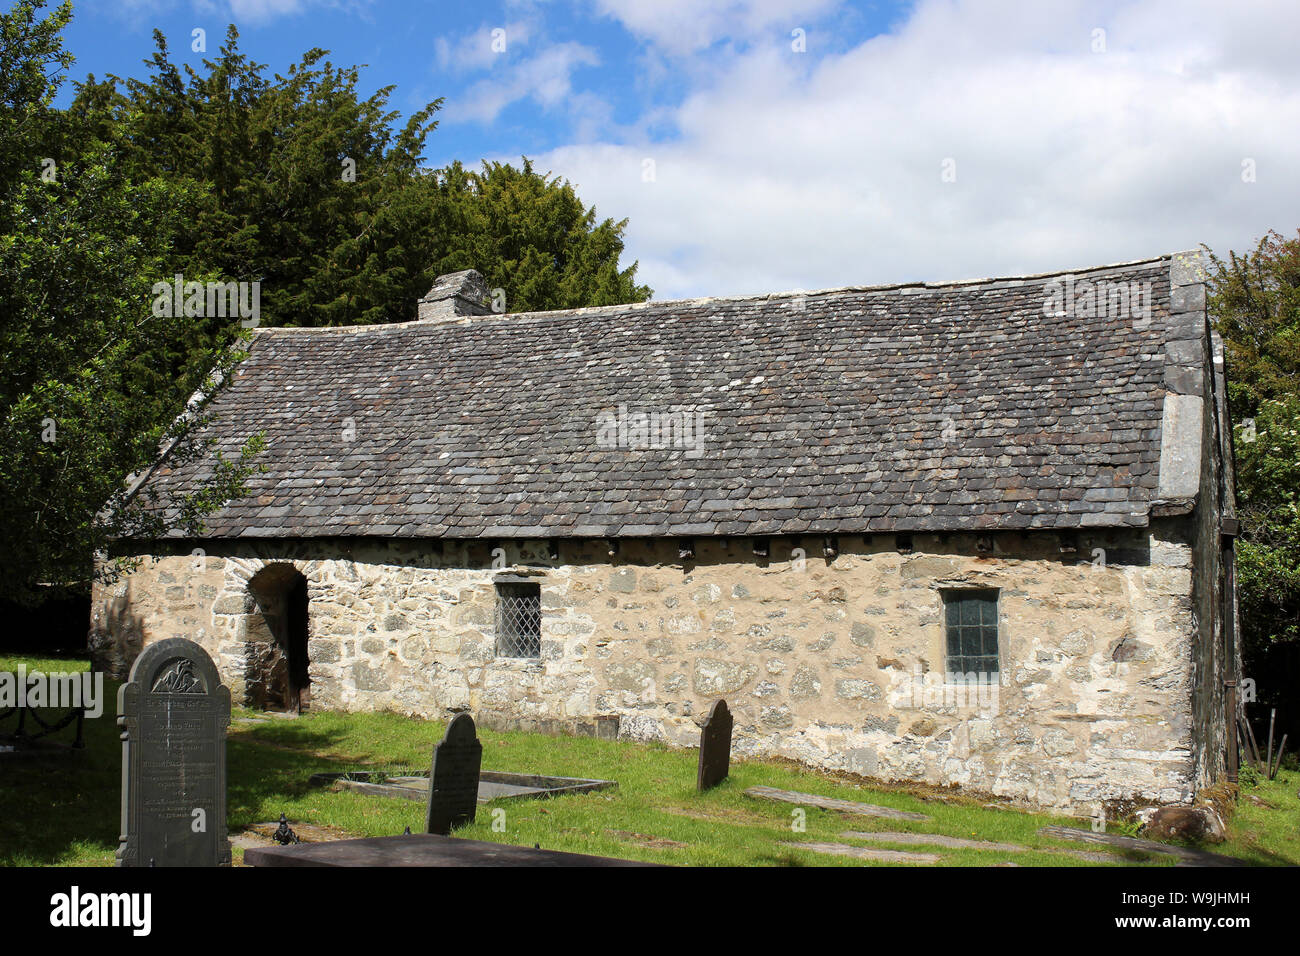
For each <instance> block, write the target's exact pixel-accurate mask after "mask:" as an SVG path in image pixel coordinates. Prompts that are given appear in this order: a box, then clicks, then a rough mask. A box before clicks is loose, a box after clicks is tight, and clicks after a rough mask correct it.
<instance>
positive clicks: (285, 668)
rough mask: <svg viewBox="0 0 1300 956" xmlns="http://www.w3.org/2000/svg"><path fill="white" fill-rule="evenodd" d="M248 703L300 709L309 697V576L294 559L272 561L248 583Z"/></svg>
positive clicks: (266, 707)
mask: <svg viewBox="0 0 1300 956" xmlns="http://www.w3.org/2000/svg"><path fill="white" fill-rule="evenodd" d="M248 593H249V596H251V597H252V599H253V605H254V606H253V608H252V612H251V613H250V614H249V616H248V630H247V633H246V636H245V641H246V645H245V646H246V651H245V654H246V659H245V660H246V668H245V674H244V687H245V704H246V706H248V707H253V708H256V709H258V710H279V711H292V712H295V713H297V712H300V711H303V710H306V709H307V706H308V704H309V702H310V700H311V678H310V676H309V673H308V659H307V631H308V616H307V579H306V578H305V577H303V576H302V573H301V572H300V571H299V570H298V569H297V568H295V567H294V566H293V565H291V564H271V565H267V566H266V567H264V568H262V570H260V571H258V572H257V574H255V575H253V578H252V580H250V581H249V582H248Z"/></svg>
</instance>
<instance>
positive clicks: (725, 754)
mask: <svg viewBox="0 0 1300 956" xmlns="http://www.w3.org/2000/svg"><path fill="white" fill-rule="evenodd" d="M732 723H733V721H732V719H731V711H730V710H728V709H727V702H726V701H725V700H719V701H716V702H715V703H714V704H713V706H712V707H710V708H709V716H708V717H706V718H704V725H703V726H702V727H700V770H699V773H698V774H697V775H696V778H695V788H696V789H697V790H708V789H709V788H710V787H716V786H717V785H718V784H720V783H721V782H722V781H723V780H725V779H726V778H727V771H728V770H729V769H730V767H731V726H732Z"/></svg>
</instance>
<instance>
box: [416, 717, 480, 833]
mask: <svg viewBox="0 0 1300 956" xmlns="http://www.w3.org/2000/svg"><path fill="white" fill-rule="evenodd" d="M482 764H483V745H482V744H481V743H479V739H478V735H477V734H476V733H475V732H474V718H472V717H471V716H470V715H469V714H457V715H456V716H455V717H454V718H452V721H451V723H450V724H448V725H447V733H446V734H445V735H444V736H443V738H442V743H440V744H438V745H437V746H436V747H434V748H433V766H432V767H431V768H430V770H429V804H428V807H429V811H428V826H427V828H426V829H427V832H429V833H436V834H442V835H444V836H446V835H448V834H450V833H451V831H452V830H453V829H454V828H455V827H458V826H463V825H464V824H466V823H473V822H474V815H475V813H476V812H477V810H478V779H479V770H480V768H481V767H482Z"/></svg>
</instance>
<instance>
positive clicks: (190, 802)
mask: <svg viewBox="0 0 1300 956" xmlns="http://www.w3.org/2000/svg"><path fill="white" fill-rule="evenodd" d="M117 713H118V718H117V722H118V725H119V726H120V727H121V728H122V833H121V837H120V839H121V843H120V845H119V846H118V848H117V856H116V862H117V865H118V866H229V865H230V841H229V840H228V839H227V838H226V728H227V727H228V726H230V690H229V688H227V687H225V686H223V685H222V683H221V678H220V676H219V675H218V674H217V668H216V665H214V664H213V663H212V658H210V657H209V656H208V655H207V652H205V651H204V650H203V648H201V647H200V646H199V645H198V644H195V643H194V642H193V641H187V640H185V639H183V638H169V639H167V640H164V641H158V642H157V643H156V644H150V645H149V646H148V647H146V648H145V649H144V650H143V651H142V652H141V654H140V656H139V657H137V658H136V660H135V664H134V665H133V666H132V668H131V678H130V681H129V682H128V683H126V684H123V685H122V688H121V689H120V690H119V691H118V695H117Z"/></svg>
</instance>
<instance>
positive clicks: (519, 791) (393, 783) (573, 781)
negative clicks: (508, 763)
mask: <svg viewBox="0 0 1300 956" xmlns="http://www.w3.org/2000/svg"><path fill="white" fill-rule="evenodd" d="M311 783H313V784H315V785H317V786H325V785H333V786H336V787H338V788H340V789H343V790H353V791H356V792H357V793H368V794H372V795H374V796H378V797H397V798H400V799H406V800H420V801H424V800H427V799H429V775H428V774H427V773H425V774H418V773H416V774H399V775H395V776H390V775H388V774H386V773H382V772H378V771H367V770H355V771H351V772H349V773H316V774H312V776H311ZM617 786H618V784H617V783H616V782H614V781H613V780H588V779H585V778H583V777H548V776H542V775H539V774H527V773H504V772H502V771H497V770H483V771H480V772H479V775H478V802H479V803H480V804H483V803H488V802H490V801H492V800H535V799H542V798H546V797H558V796H561V795H562V794H566V793H591V792H594V791H596V790H608V789H609V788H611V787H617Z"/></svg>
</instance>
